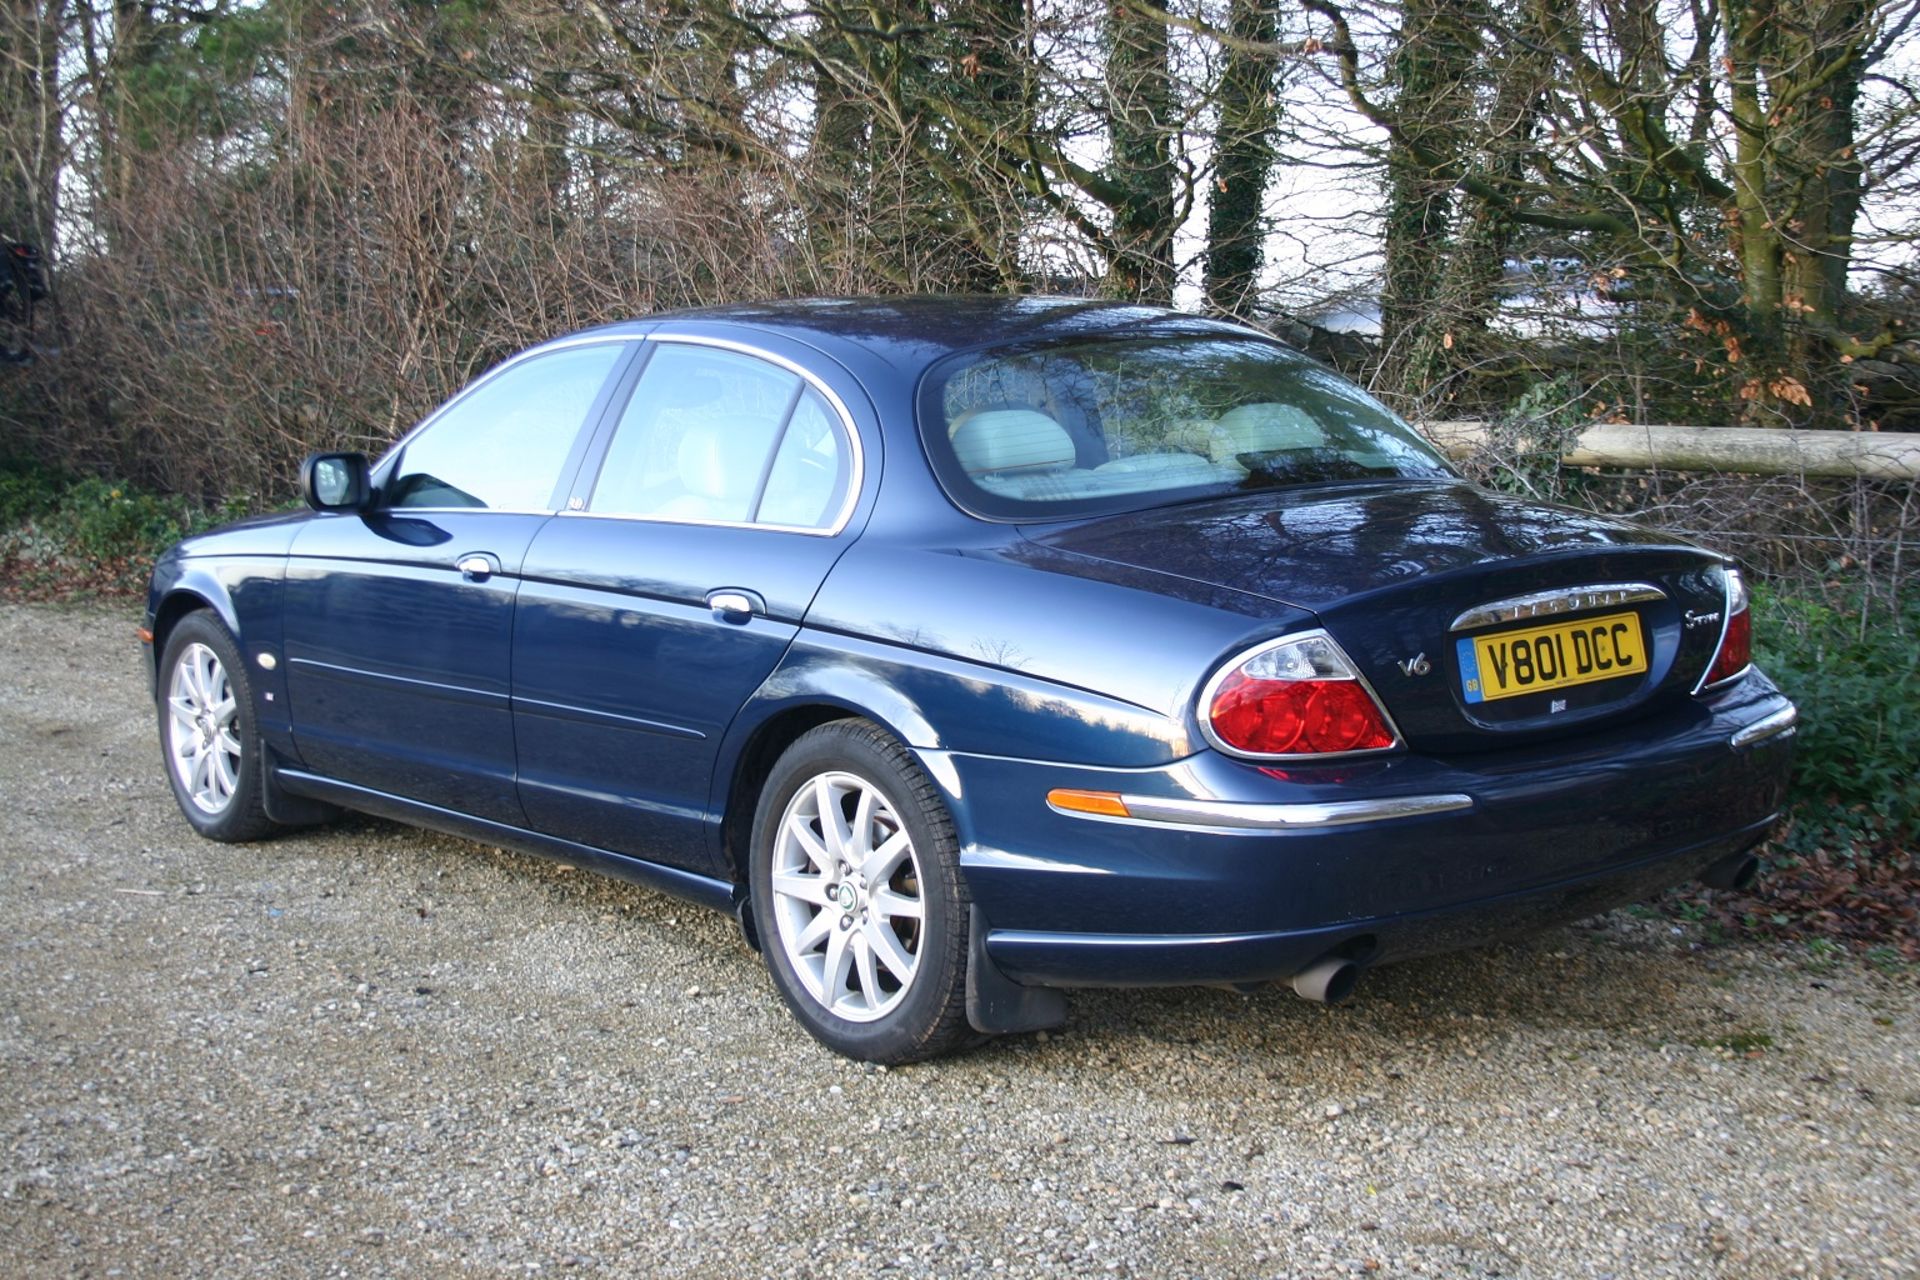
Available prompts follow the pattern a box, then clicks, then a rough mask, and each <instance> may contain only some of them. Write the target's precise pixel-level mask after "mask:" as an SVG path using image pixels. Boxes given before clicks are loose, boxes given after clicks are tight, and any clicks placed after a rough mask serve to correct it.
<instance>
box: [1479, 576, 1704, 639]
mask: <svg viewBox="0 0 1920 1280" xmlns="http://www.w3.org/2000/svg"><path fill="white" fill-rule="evenodd" d="M1666 598H1667V593H1666V592H1665V591H1662V590H1661V589H1660V588H1659V587H1656V586H1654V585H1653V584H1652V583H1651V582H1596V583H1593V584H1591V585H1589V586H1584V587H1562V588H1560V589H1558V590H1555V591H1536V592H1534V593H1533V594H1532V595H1525V596H1511V597H1509V598H1507V599H1505V600H1493V601H1489V602H1488V603H1486V604H1482V605H1475V606H1474V607H1473V608H1471V609H1469V610H1467V611H1466V612H1465V613H1463V614H1461V615H1460V616H1459V617H1457V618H1455V619H1454V620H1453V625H1452V626H1450V627H1448V628H1447V630H1448V631H1471V630H1473V628H1475V627H1491V626H1495V625H1497V624H1499V623H1502V622H1521V621H1524V620H1526V619H1529V618H1552V617H1557V616H1559V615H1560V614H1563V613H1582V612H1585V611H1586V610H1588V609H1611V608H1613V607H1615V606H1616V605H1623V604H1644V603H1646V602H1647V601H1650V600H1665V599H1666Z"/></svg>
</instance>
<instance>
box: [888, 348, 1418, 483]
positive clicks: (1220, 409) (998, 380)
mask: <svg viewBox="0 0 1920 1280" xmlns="http://www.w3.org/2000/svg"><path fill="white" fill-rule="evenodd" d="M920 425H921V437H922V439H923V441H924V442H925V444H926V448H927V454H928V457H929V458H930V459H931V461H932V463H933V466H934V470H935V471H936V472H937V473H938V474H939V476H940V479H941V482H942V484H943V485H944V486H945V487H946V489H947V492H948V494H949V495H951V496H952V497H953V498H954V500H955V501H957V502H958V503H959V504H960V505H961V506H963V507H965V508H966V509H968V510H970V511H973V512H975V513H977V514H980V515H985V516H995V517H1001V518H1009V519H1047V518H1050V517H1057V516H1068V515H1079V514H1090V513H1095V512H1100V511H1109V510H1125V509H1130V508H1137V507H1146V506H1155V505H1161V504H1164V503H1166V502H1174V501H1186V500H1189V499H1192V498H1200V497H1208V496H1214V495H1219V494H1230V493H1238V492H1247V491H1251V490H1257V489H1265V488H1273V487H1277V486H1285V485H1296V484H1316V483H1326V482H1329V481H1341V480H1370V479H1393V478H1416V477H1419V478H1424V477H1440V476H1447V475H1451V474H1452V472H1451V471H1450V470H1449V468H1448V467H1447V464H1446V463H1445V462H1444V461H1443V460H1442V459H1441V458H1440V456H1439V455H1438V454H1437V453H1435V452H1434V450H1433V448H1432V447H1431V446H1430V445H1428V444H1427V443H1426V442H1425V441H1423V440H1422V439H1421V438H1420V437H1419V436H1418V435H1417V434H1415V432H1414V431H1413V429H1412V428H1411V427H1409V426H1407V425H1406V424H1405V423H1404V422H1402V421H1400V420H1399V419H1398V418H1396V417H1395V416H1394V415H1393V414H1392V413H1391V412H1389V411H1388V410H1387V409H1386V408H1385V407H1384V406H1382V405H1381V404H1380V403H1379V402H1377V401H1375V400H1374V399H1373V398H1372V397H1370V396H1368V395H1367V394H1366V393H1365V392H1363V391H1361V390H1360V389H1359V388H1358V387H1356V386H1354V385H1353V384H1352V383H1350V382H1348V381H1346V380H1345V379H1344V378H1341V377H1340V376H1339V375H1338V374H1335V373H1333V372H1331V371H1330V370H1328V369H1326V368H1324V367H1322V366H1321V365H1319V364H1316V363H1315V362H1314V361H1312V360H1309V359H1307V358H1306V357H1305V356H1302V355H1300V354H1298V353H1297V352H1293V351H1290V350H1288V349H1287V348H1285V347H1282V346H1279V345H1278V344H1275V343H1271V342H1264V341H1261V340H1260V339H1258V338H1251V337H1249V338H1236V337H1204V338H1195V337H1184V338H1149V339H1136V340H1127V339H1123V340H1111V341H1101V342H1077V343H1066V344H1059V345H1054V346H1049V347H1044V348H1040V349H1028V350H1021V351H1011V352H987V353H984V354H979V353H975V354H968V355H963V356H959V357H956V358H955V359H953V360H951V361H949V362H948V363H947V364H946V365H944V366H942V367H939V368H936V369H935V370H934V372H933V374H932V375H931V376H930V377H929V378H928V379H927V381H926V384H925V390H924V392H923V394H922V400H921V406H920Z"/></svg>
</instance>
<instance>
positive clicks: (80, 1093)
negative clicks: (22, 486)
mask: <svg viewBox="0 0 1920 1280" xmlns="http://www.w3.org/2000/svg"><path fill="white" fill-rule="evenodd" d="M135 621H136V619H135V618H134V617H133V616H132V614H131V613H130V612H129V611H127V610H126V609H117V610H101V609H62V608H52V607H11V608H0V670H4V671H5V672H6V673H7V674H6V677H5V680H4V683H3V684H0V795H3V796H4V798H5V804H4V806H0V860H3V864H4V865H3V868H0V874H4V877H5V886H6V888H5V891H4V894H3V895H0V936H4V938H5V940H6V941H5V945H6V949H7V960H6V964H5V967H4V971H3V976H0V1002H3V1005H4V1021H3V1022H0V1063H3V1064H4V1069H5V1084H4V1087H3V1089H0V1098H3V1099H4V1101H3V1102H0V1131H4V1144H5V1146H4V1151H5V1154H4V1159H3V1160H0V1231H3V1232H4V1243H3V1244H0V1258H10V1259H11V1261H10V1262H0V1271H4V1272H5V1273H6V1274H8V1275H18V1276H69V1275H72V1276H82V1275H84V1276H110V1275H171V1276H186V1275H191V1276H225V1275H234V1276H238V1275H249V1276H252V1275H272V1276H291V1275H346V1276H356V1277H359V1276H375V1275H441V1274H450V1273H479V1274H507V1273H511V1274H527V1273H532V1272H550V1271H566V1270H568V1269H572V1270H574V1271H579V1272H587V1273H596V1274H607V1275H623V1276H626V1275H700V1276H717V1277H733V1276H754V1275H805V1276H822V1275H834V1274H849V1275H851V1274H860V1275H866V1274H871V1273H877V1272H895V1273H903V1274H908V1275H935V1276H945V1275H954V1274H963V1273H975V1272H988V1271H992V1272H1000V1273H1004V1274H1009V1275H1072V1276H1083V1275H1089V1274H1094V1275H1098V1274H1117V1275H1132V1276H1154V1277H1159V1276H1183V1275H1205V1276H1312V1277H1320V1276H1330V1275H1346V1274H1362V1275H1364V1274H1378V1275H1388V1276H1399V1275H1448V1276H1515V1277H1532V1276H1566V1275H1583V1276H1584V1275H1594V1276H1600V1275H1614V1276H1621V1277H1627V1276H1634V1277H1639V1276H1650V1275H1673V1276H1700V1275H1709V1276H1755V1277H1775V1276H1783V1275H1789V1274H1805V1275H1818V1276H1900V1275H1904V1276H1912V1275H1915V1274H1920V1072H1917V1071H1916V1066H1920V998H1917V997H1920V993H1917V992H1916V989H1915V984H1914V981H1913V978H1912V976H1911V974H1906V975H1896V976H1887V975H1882V974H1879V973H1876V972H1874V971H1873V970H1871V969H1869V968H1867V967H1865V966H1863V965H1862V964H1860V963H1859V962H1857V961H1855V960H1852V959H1842V960H1840V961H1839V962H1838V963H1834V964H1830V965H1828V966H1826V967H1822V966H1820V965H1818V964H1814V963H1810V962H1809V957H1808V956H1807V955H1806V954H1805V953H1802V952H1797V951H1789V950H1776V951H1768V950H1754V949H1743V948H1730V947H1714V948H1707V949H1701V948H1700V947H1698V945H1697V940H1695V939H1691V938H1689V937H1686V936H1684V935H1682V934H1678V933H1676V932H1675V931H1674V929H1673V928H1672V926H1670V925H1668V924H1666V923H1664V922H1654V921H1648V920H1643V919H1640V918H1636V917H1635V916H1633V915H1630V914H1627V913H1618V914H1616V915H1614V916H1610V917H1606V918H1604V919H1602V920H1600V921H1596V922H1589V923H1588V924H1585V925H1581V926H1578V927H1574V928H1568V929H1562V930H1558V931H1556V932H1553V933H1549V934H1546V935H1544V936H1542V937H1539V938H1536V939H1533V940H1531V941H1529V942H1526V943H1524V944H1521V945H1516V946H1509V947H1502V948H1499V949H1496V950H1492V951H1483V952H1477V953H1473V954H1470V955H1464V956H1454V957H1450V958H1447V959H1443V960H1438V961H1433V962H1428V963H1423V964H1419V965H1417V966H1414V967H1404V968H1400V969H1388V970H1383V971H1380V972H1377V973H1374V974H1372V975H1369V977H1368V978H1367V979H1366V980H1364V981H1363V982H1362V983H1361V986H1360V991H1359V994H1358V996H1357V997H1356V999H1355V1002H1354V1003H1353V1004H1351V1005H1349V1006H1347V1007H1344V1008H1340V1009H1335V1010H1326V1009H1322V1008H1319V1007H1316V1006H1314V1005H1310V1004H1308V1003H1306V1002H1305V1001H1302V1000H1300V999H1298V998H1296V997H1294V996H1293V995H1292V994H1290V993H1288V992H1284V991H1273V992H1269V993H1264V994H1260V995H1256V996H1254V997H1251V998H1246V997H1241V996H1236V995H1230V994H1227V993H1224V992H1219V991H1210V990H1192V991H1173V992H1146V993H1130V992H1090V993H1085V994H1083V995H1080V996H1077V997H1075V999H1074V1002H1073V1008H1072V1015H1071V1021H1070V1022H1069V1024H1068V1026H1067V1027H1066V1028H1065V1029H1064V1030H1063V1031H1062V1032H1060V1033H1057V1034H1055V1035H1052V1036H1049V1037H1023V1038H1018V1039H1014V1040H1010V1041H1002V1042H999V1043H996V1044H994V1045H992V1046H990V1047H988V1048H986V1049H984V1050H982V1051H978V1052H975V1053H973V1054H971V1055H970V1056H967V1057H964V1058H960V1059H956V1060H950V1061H946V1062H940V1063H934V1064H931V1065H925V1066H918V1067H912V1068H902V1069H896V1070H893V1071H887V1070H884V1069H877V1068H868V1067H862V1066H858V1065H855V1064H852V1063H849V1062H845V1061H843V1060H841V1059H838V1058H834V1057H831V1056H829V1055H828V1054H827V1053H826V1052H825V1051H823V1050H821V1049H819V1048H817V1047H815V1045H814V1044H813V1043H812V1042H811V1041H810V1040H808V1039H807V1038H806V1036H805V1035H804V1034H802V1033H801V1031H800V1030H799V1029H798V1027H797V1026H795V1025H794V1024H793V1023H792V1022H791V1021H790V1020H789V1019H788V1017H787V1015H786V1013H785V1011H784V1010H783V1009H782V1008H781V1007H780V1004H779V1001H778V1000H777V998H776V997H775V996H774V993H773V991H772V988H771V987H770V985H769V983H768V980H767V978H766V976H765V974H764V971H763V970H762V969H761V967H760V964H759V961H758V958H757V957H755V956H753V955H752V954H751V953H749V952H748V951H747V949H746V948H745V946H744V945H743V944H742V943H741V942H740V941H739V939H738V937H737V934H736V932H735V929H734V926H733V924H732V922H731V921H730V920H726V919H723V918H721V917H719V916H717V915H709V914H705V913H703V912H700V911H698V910H696V909H694V908H690V907H687V906H684V905H681V904H679V903H677V902H674V901H672V900H671V899H668V898H664V897H660V896H657V895H655V894H652V893H649V892H646V891H643V890H640V889H636V888H633V887H631V886H627V885H624V884H620V883H616V882H611V881H605V880H601V879H599V878H596V877H593V876H591V875H588V874H586V873H581V872H571V871H567V870H565V869H562V868H558V867H556V866H553V865H551V864H548V863H545V862H541V861H537V860H533V859H528V858H523V857H519V856H517V855H512V854H507V853H502V852H501V851H499V850H497V849H490V848H485V847H482V846H478V845H472V844H468V843H465V842H462V841H458V840H453V839H448V838H445V837H441V836H436V835H428V834H423V833H420V832H416V831H412V830H409V829H406V828H402V827H397V826H392V825H389V824H386V823H382V822H376V821H372V820H361V819H356V820H352V821H349V822H347V823H345V824H343V825H341V826H339V827H336V828H333V829H329V830H323V831H320V832H316V833H307V834H303V835H300V836H298V837H295V838H289V839H283V840H278V841H274V842H272V843H269V844H263V845H256V846H248V847H232V846H222V845H216V844H210V843H206V842H203V841H200V840H198V839H196V838H195V837H193V836H192V835H191V834H190V832H189V830H188V828H187V825H186V823H185V822H184V821H183V820H181V819H180V818H179V817H178V816H177V814H176V813H175V810H174V807H173V801H172V799H171V797H170V796H169V794H168V791H167V787H166V784H165V782H164V780H163V778H162V776H161V773H160V763H159V754H158V748H157V747H156V745H155V743H154V730H153V725H152V716H151V712H150V711H149V709H148V706H147V703H146V701H145V689H144V686H143V684H142V681H141V677H140V675H139V673H138V669H137V667H136V665H135V659H134V650H135V648H136V645H135V642H134V640H133V635H132V630H133V625H134V622H135Z"/></svg>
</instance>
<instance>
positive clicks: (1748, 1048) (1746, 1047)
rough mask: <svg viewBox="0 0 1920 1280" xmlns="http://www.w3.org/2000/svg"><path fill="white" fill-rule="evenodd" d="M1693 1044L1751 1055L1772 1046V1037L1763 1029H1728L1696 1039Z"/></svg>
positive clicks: (1724, 1051) (1741, 1055) (1745, 1055)
mask: <svg viewBox="0 0 1920 1280" xmlns="http://www.w3.org/2000/svg"><path fill="white" fill-rule="evenodd" d="M1694 1045H1695V1046H1696V1047H1698V1048H1701V1049H1719V1050H1720V1051H1721V1052H1723V1053H1731V1054H1736V1055H1738V1056H1740V1057H1751V1056H1753V1055H1755V1054H1761V1053H1765V1052H1766V1051H1767V1050H1769V1049H1771V1048H1773V1037H1772V1036H1771V1035H1768V1034H1767V1033H1766V1032H1764V1031H1730V1032H1728V1033H1727V1034H1726V1035H1724V1036H1714V1037H1713V1038H1712V1039H1710V1040H1696V1041H1694Z"/></svg>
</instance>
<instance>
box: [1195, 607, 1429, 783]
mask: <svg viewBox="0 0 1920 1280" xmlns="http://www.w3.org/2000/svg"><path fill="white" fill-rule="evenodd" d="M1205 714H1206V717H1207V724H1208V725H1209V727H1210V728H1211V729H1212V730H1213V735H1214V737H1215V738H1216V739H1218V741H1219V744H1220V745H1222V746H1224V747H1226V748H1227V749H1228V750H1230V751H1237V752H1241V753H1244V754H1246V755H1257V756H1318V755H1329V754H1334V753H1337V752H1345V751H1378V750H1380V749H1382V748H1384V747H1391V746H1393V745H1394V743H1395V742H1396V741H1397V739H1396V737H1395V735H1394V732H1393V727H1392V726H1391V725H1389V724H1388V723H1387V718H1386V716H1385V715H1384V714H1382V712H1381V710H1380V708H1379V706H1378V705H1377V704H1376V703H1375V702H1374V700H1373V695H1372V694H1370V693H1368V692H1367V689H1366V686H1364V685H1362V684H1361V683H1360V681H1359V679H1358V673H1357V672H1355V671H1354V670H1353V667H1352V664H1351V663H1350V662H1348V660H1347V657H1346V655H1345V654H1343V653H1341V652H1340V649H1339V646H1337V645H1335V644H1334V643H1333V641H1332V640H1331V639H1329V638H1327V637H1326V636H1324V635H1317V634H1316V635H1311V636H1303V637H1298V638H1296V639H1291V640H1285V641H1280V642H1277V643H1275V644H1273V645H1269V646H1266V647H1263V648H1261V649H1259V650H1256V651H1255V652H1254V653H1252V654H1249V655H1245V656H1244V657H1242V658H1241V659H1240V660H1239V661H1238V662H1236V663H1234V664H1233V665H1232V666H1230V667H1229V668H1227V670H1226V671H1225V672H1224V673H1223V674H1222V675H1220V676H1218V677H1216V678H1215V680H1214V681H1213V682H1212V692H1211V696H1210V697H1209V699H1208V702H1207V706H1206V710H1205Z"/></svg>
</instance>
